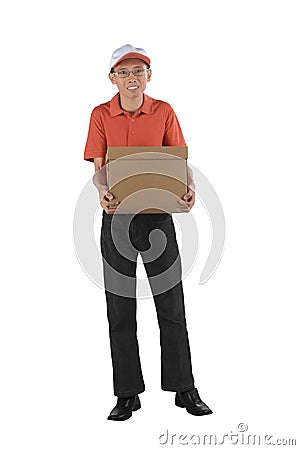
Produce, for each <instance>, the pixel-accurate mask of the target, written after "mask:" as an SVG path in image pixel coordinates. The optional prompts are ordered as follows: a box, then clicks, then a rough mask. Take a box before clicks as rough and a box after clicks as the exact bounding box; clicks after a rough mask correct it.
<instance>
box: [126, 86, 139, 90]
mask: <svg viewBox="0 0 300 450" xmlns="http://www.w3.org/2000/svg"><path fill="white" fill-rule="evenodd" d="M138 88H139V86H129V87H128V88H127V89H128V90H129V91H136V90H137V89H138Z"/></svg>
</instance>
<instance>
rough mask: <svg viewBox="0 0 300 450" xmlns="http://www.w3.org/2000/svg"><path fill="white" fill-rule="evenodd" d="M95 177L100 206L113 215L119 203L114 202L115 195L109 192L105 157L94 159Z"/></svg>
mask: <svg viewBox="0 0 300 450" xmlns="http://www.w3.org/2000/svg"><path fill="white" fill-rule="evenodd" d="M94 165H95V175H94V176H93V183H94V185H95V186H96V188H97V190H98V192H99V197H100V205H101V206H102V208H103V209H104V210H105V212H106V213H107V214H112V213H114V212H115V209H116V207H117V205H118V202H116V201H113V198H114V197H113V195H112V194H111V193H110V192H109V191H108V187H107V180H106V170H105V169H104V166H105V163H104V157H103V158H94Z"/></svg>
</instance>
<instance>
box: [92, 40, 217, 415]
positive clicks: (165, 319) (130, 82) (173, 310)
mask: <svg viewBox="0 0 300 450" xmlns="http://www.w3.org/2000/svg"><path fill="white" fill-rule="evenodd" d="M151 75H152V71H151V68H150V58H149V57H148V55H147V53H146V52H145V50H144V49H142V48H136V47H133V46H132V45H129V44H127V45H124V46H123V47H120V48H119V49H117V50H115V51H114V52H113V55H112V58H111V63H110V72H109V79H110V81H111V83H112V84H114V85H116V87H117V88H118V93H117V94H116V95H115V96H114V97H113V98H112V100H110V101H109V102H107V103H104V104H101V105H99V106H97V107H95V108H94V109H93V111H92V114H91V119H90V126H89V132H88V137H87V143H86V147H85V152H84V158H85V160H88V161H93V162H94V165H95V172H96V173H95V175H94V184H95V185H96V186H97V188H98V190H99V194H100V205H101V206H102V208H103V216H102V228H101V252H102V257H103V263H104V281H105V294H106V302H107V316H108V321H109V336H110V345H111V356H112V365H113V383H114V394H115V395H116V396H117V397H118V401H117V404H116V406H115V407H114V408H113V410H112V411H111V413H110V415H109V416H108V419H109V420H126V419H128V418H129V417H131V416H132V411H136V410H138V409H139V408H140V407H141V404H140V399H139V396H138V394H140V393H142V392H143V391H144V390H145V385H144V381H143V376H142V370H141V365H140V358H139V348H138V341H137V336H136V326H137V324H136V291H135V289H136V260H137V256H138V253H140V254H141V256H142V258H143V262H144V265H145V270H146V272H147V276H148V279H149V284H150V287H151V289H152V294H153V298H154V302H155V307H156V311H157V317H158V323H159V327H160V344H161V387H162V389H163V390H166V391H173V392H176V396H175V404H176V405H177V406H179V407H182V408H186V410H187V412H188V413H190V414H193V415H206V414H211V413H212V411H211V410H210V409H209V408H208V406H207V405H206V404H205V403H204V402H203V401H202V400H201V399H200V397H199V394H198V391H197V389H196V388H195V386H194V378H193V374H192V366H191V356H190V348H189V341H188V333H187V329H186V319H185V308H184V297H183V289H182V282H181V266H180V255H179V251H178V245H177V241H176V234H175V229H174V224H173V219H172V215H171V214H167V213H160V214H142V213H140V214H136V215H134V214H132V215H131V216H130V228H129V236H128V233H127V229H126V226H125V224H126V223H127V221H128V215H127V214H124V215H123V214H114V212H115V211H116V208H117V206H118V204H117V202H116V201H115V200H114V198H113V196H112V194H111V193H110V192H108V190H107V186H106V181H105V177H104V179H103V170H102V171H101V170H100V169H101V168H102V167H103V166H104V165H105V154H106V149H107V147H121V146H162V145H165V146H184V145H186V144H185V141H184V137H183V135H182V131H181V128H180V125H179V122H178V119H177V117H176V115H175V113H174V111H173V109H172V108H171V106H170V105H169V104H168V103H165V102H162V101H160V100H155V99H153V98H151V97H149V96H147V95H146V94H144V91H145V88H146V85H147V83H148V82H149V81H150V80H151ZM188 184H189V189H188V192H187V194H186V195H185V196H184V197H183V198H182V199H181V200H179V202H180V205H178V207H179V208H182V210H186V211H189V210H190V209H191V208H192V206H193V205H194V202H195V193H194V190H193V189H192V187H193V185H192V179H191V177H189V181H188ZM112 218H114V220H115V219H116V220H115V223H114V227H115V232H116V233H117V236H118V240H120V241H121V242H122V243H123V248H125V249H126V251H127V253H125V254H124V253H122V254H121V253H120V252H118V250H117V248H116V245H115V241H114V240H113V239H112ZM157 229H158V230H161V231H162V232H163V233H164V234H165V236H166V238H167V241H166V245H165V248H164V251H163V252H162V253H161V254H159V256H158V257H157V258H156V259H155V260H151V261H146V258H145V255H146V252H147V250H148V249H149V247H150V244H149V239H148V237H149V235H150V233H151V232H152V231H153V230H157ZM152 236H153V235H152ZM128 238H129V239H130V244H128V242H127V241H128ZM157 242H158V241H157ZM157 242H156V240H155V238H153V239H152V242H151V245H153V247H154V248H155V246H156V247H157V246H158V243H157ZM173 266H174V267H175V268H174V269H173ZM170 267H172V270H174V271H175V272H174V273H176V274H177V275H178V273H180V276H179V280H178V282H177V283H176V284H175V285H174V286H171V287H170V288H166V289H162V291H159V292H157V288H155V286H154V283H153V282H152V281H153V277H156V276H157V275H160V274H162V273H164V272H165V271H167V270H168V269H170ZM118 274H119V277H118ZM112 278H113V280H112ZM124 279H126V283H127V284H128V291H127V292H126V293H124V294H123V293H122V287H123V286H122V280H124ZM126 283H125V284H126ZM120 286H121V288H120ZM118 288H119V289H118ZM124 289H125V285H124Z"/></svg>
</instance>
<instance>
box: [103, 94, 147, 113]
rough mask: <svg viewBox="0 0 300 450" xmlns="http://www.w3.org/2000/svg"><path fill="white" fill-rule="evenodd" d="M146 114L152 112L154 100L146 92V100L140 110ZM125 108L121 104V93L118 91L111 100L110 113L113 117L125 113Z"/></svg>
mask: <svg viewBox="0 0 300 450" xmlns="http://www.w3.org/2000/svg"><path fill="white" fill-rule="evenodd" d="M139 111H140V112H142V113H144V114H152V111H153V100H152V98H151V97H149V96H148V95H146V94H144V102H143V104H142V106H141V108H140V110H139ZM124 112H125V111H124V110H123V109H122V108H121V106H120V102H119V93H117V94H116V95H115V96H114V97H113V98H112V99H111V101H110V115H111V116H112V117H114V116H118V115H119V114H124Z"/></svg>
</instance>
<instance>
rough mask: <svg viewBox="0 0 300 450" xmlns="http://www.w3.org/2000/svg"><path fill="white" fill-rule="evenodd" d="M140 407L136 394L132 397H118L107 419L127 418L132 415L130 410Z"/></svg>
mask: <svg viewBox="0 0 300 450" xmlns="http://www.w3.org/2000/svg"><path fill="white" fill-rule="evenodd" d="M140 407H141V402H140V399H139V396H138V395H134V396H133V397H128V398H121V397H118V401H117V404H116V406H115V407H114V408H113V409H112V411H111V413H110V415H109V416H108V418H107V419H108V420H127V419H129V418H130V417H131V416H132V411H137V410H138V409H140Z"/></svg>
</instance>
